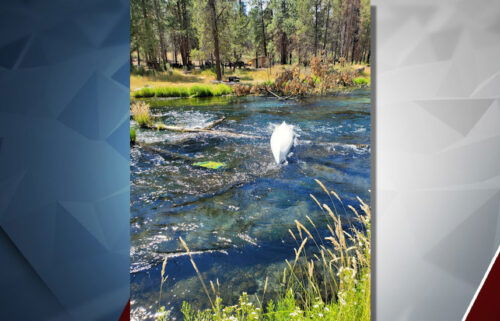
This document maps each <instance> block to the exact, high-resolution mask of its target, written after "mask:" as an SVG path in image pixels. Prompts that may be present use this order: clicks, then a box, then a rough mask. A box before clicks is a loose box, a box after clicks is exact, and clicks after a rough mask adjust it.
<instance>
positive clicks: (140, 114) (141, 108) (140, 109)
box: [130, 101, 151, 127]
mask: <svg viewBox="0 0 500 321" xmlns="http://www.w3.org/2000/svg"><path fill="white" fill-rule="evenodd" d="M130 114H131V115H132V118H133V119H134V120H135V121H136V122H137V124H138V125H139V126H140V127H148V126H149V125H150V124H151V113H150V107H149V104H148V103H146V102H143V101H135V102H133V103H132V105H130Z"/></svg>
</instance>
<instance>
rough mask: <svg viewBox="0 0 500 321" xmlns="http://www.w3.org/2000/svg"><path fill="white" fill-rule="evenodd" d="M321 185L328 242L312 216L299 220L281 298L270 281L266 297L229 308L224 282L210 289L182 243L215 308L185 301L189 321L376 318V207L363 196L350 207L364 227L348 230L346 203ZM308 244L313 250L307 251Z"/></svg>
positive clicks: (160, 318) (162, 315)
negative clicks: (373, 280)
mask: <svg viewBox="0 0 500 321" xmlns="http://www.w3.org/2000/svg"><path fill="white" fill-rule="evenodd" d="M316 182H317V183H318V185H319V186H320V187H321V189H322V190H323V191H324V192H325V193H326V194H328V197H329V198H330V200H331V204H330V205H326V204H321V203H320V202H319V201H318V200H317V199H316V197H314V196H313V195H310V196H311V198H312V199H313V200H314V202H315V203H316V204H317V205H318V207H319V208H320V209H321V211H322V213H323V214H324V215H325V216H326V217H327V219H328V220H329V223H328V225H327V228H328V230H329V231H330V233H329V235H328V236H327V237H325V238H324V239H320V238H319V237H315V236H313V233H314V234H315V235H318V236H319V233H318V227H317V226H316V224H315V223H314V222H313V221H312V220H311V218H310V217H309V216H306V219H307V223H306V224H305V225H304V224H303V223H301V222H299V221H297V220H296V221H295V226H296V228H295V229H294V230H292V229H290V230H289V233H290V234H291V235H292V237H293V239H294V240H295V241H296V243H297V248H296V249H295V258H294V260H292V261H285V262H286V265H287V267H286V268H285V270H284V272H283V276H282V277H281V278H280V279H279V280H274V284H279V286H280V288H279V291H278V295H277V296H276V297H273V298H267V297H266V291H267V287H268V278H266V280H265V281H264V282H263V283H264V287H263V290H262V292H261V293H256V294H254V295H249V294H247V293H245V292H243V293H241V295H240V296H239V300H238V302H237V304H235V305H226V304H224V303H223V301H222V299H221V293H220V291H219V286H218V282H217V286H215V285H214V283H213V282H212V281H210V286H207V284H206V280H204V279H203V276H202V274H201V273H200V272H199V269H198V267H197V265H196V262H195V261H194V259H193V256H192V254H191V251H190V250H189V248H188V246H187V244H186V243H185V242H184V240H183V239H179V240H180V244H181V246H182V247H183V248H184V250H185V251H186V252H187V254H188V256H189V258H190V260H191V264H192V265H193V268H194V270H195V272H196V274H197V276H198V278H199V280H200V282H201V284H202V288H203V291H204V292H205V294H206V295H207V297H208V299H209V301H210V304H211V308H210V309H205V310H203V309H199V308H197V307H195V306H193V305H192V304H190V303H188V302H184V303H183V305H182V309H181V312H182V314H183V316H184V320H185V321H225V320H235V321H236V320H238V321H255V320H262V321H264V320H265V321H289V320H290V321H295V320H297V321H298V320H301V321H323V320H334V321H369V320H370V293H371V288H370V257H371V254H370V251H371V244H370V235H371V233H370V229H371V223H370V217H371V213H370V207H369V206H368V205H367V204H366V203H364V202H363V201H362V200H361V199H359V198H358V200H359V207H356V208H355V207H353V206H350V205H349V206H347V209H349V211H352V213H353V214H354V217H355V218H356V220H357V223H358V224H357V226H359V228H355V227H353V225H352V224H351V225H350V227H348V228H345V227H344V226H345V225H346V222H342V220H341V216H340V215H339V214H340V213H342V214H344V215H343V217H345V216H346V215H347V209H346V206H345V205H344V202H343V201H342V199H341V198H340V197H339V196H338V194H337V193H336V192H335V191H333V190H331V189H327V188H326V187H325V186H324V185H323V183H321V182H320V181H318V180H316ZM332 208H333V210H332ZM342 210H343V211H342ZM360 213H361V214H360ZM307 244H309V245H311V246H309V247H307V246H306V245H307ZM166 262H167V261H166V259H165V261H164V263H163V267H162V284H161V287H162V286H163V280H166V277H165V273H166V272H165V271H166V269H165V267H166ZM161 287H160V289H161ZM209 289H210V290H209ZM160 291H161V290H160ZM168 316H169V315H168V311H166V310H165V309H164V308H163V307H161V308H160V310H159V313H158V314H157V319H156V320H157V321H164V320H168Z"/></svg>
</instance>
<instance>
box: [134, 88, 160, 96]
mask: <svg viewBox="0 0 500 321" xmlns="http://www.w3.org/2000/svg"><path fill="white" fill-rule="evenodd" d="M155 94H156V92H155V90H154V89H153V88H149V87H144V88H141V89H139V90H136V91H134V93H133V96H134V97H135V98H150V97H154V96H155Z"/></svg>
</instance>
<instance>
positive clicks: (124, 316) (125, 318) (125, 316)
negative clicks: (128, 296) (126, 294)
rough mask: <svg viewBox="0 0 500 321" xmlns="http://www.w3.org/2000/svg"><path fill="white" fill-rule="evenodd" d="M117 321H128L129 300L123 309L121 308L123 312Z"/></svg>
mask: <svg viewBox="0 0 500 321" xmlns="http://www.w3.org/2000/svg"><path fill="white" fill-rule="evenodd" d="M118 321H130V300H129V301H128V302H127V304H126V305H125V308H123V312H122V314H121V315H120V319H119V320H118Z"/></svg>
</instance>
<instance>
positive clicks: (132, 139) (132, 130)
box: [130, 127, 137, 144]
mask: <svg viewBox="0 0 500 321" xmlns="http://www.w3.org/2000/svg"><path fill="white" fill-rule="evenodd" d="M136 138H137V133H136V131H135V128H132V127H130V144H135V141H136Z"/></svg>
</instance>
